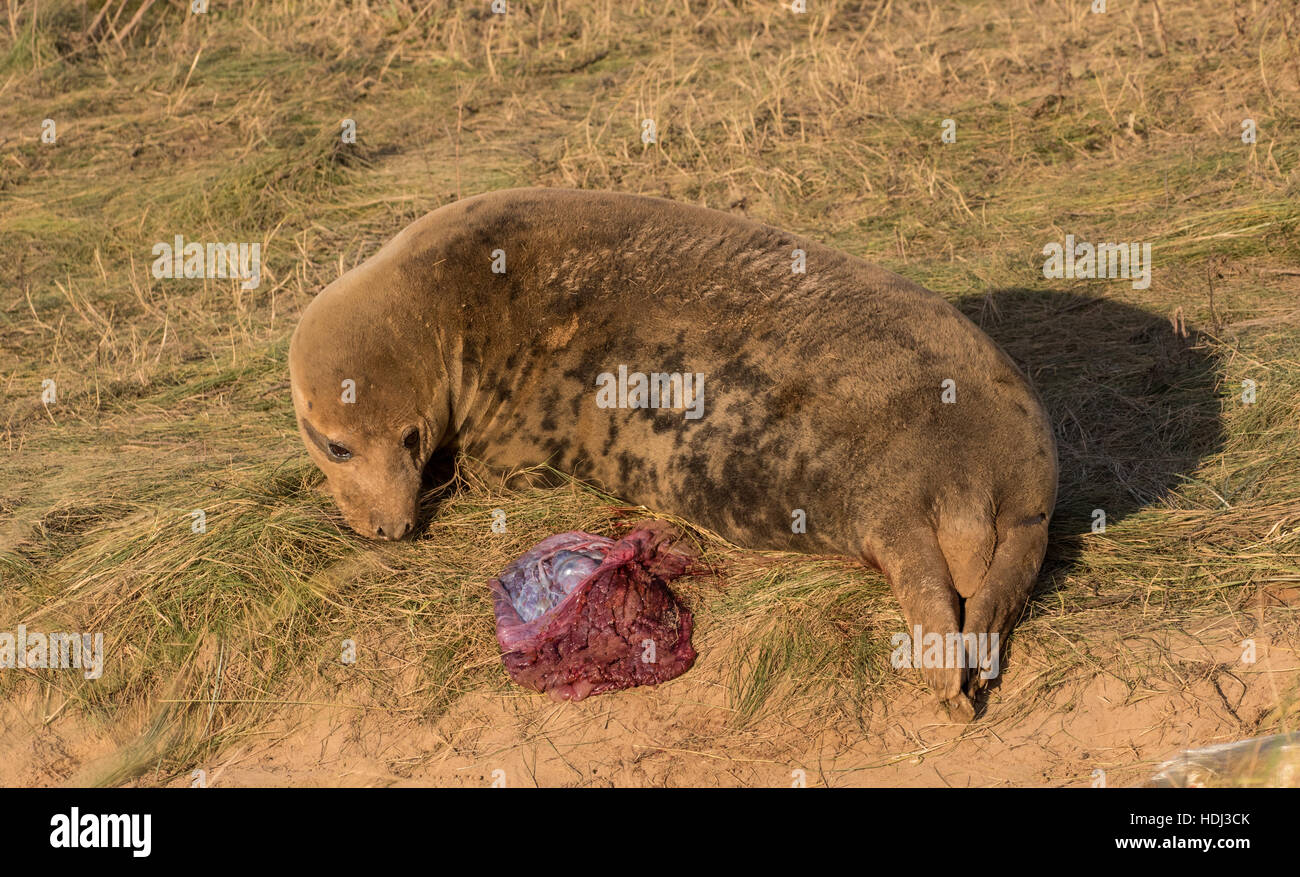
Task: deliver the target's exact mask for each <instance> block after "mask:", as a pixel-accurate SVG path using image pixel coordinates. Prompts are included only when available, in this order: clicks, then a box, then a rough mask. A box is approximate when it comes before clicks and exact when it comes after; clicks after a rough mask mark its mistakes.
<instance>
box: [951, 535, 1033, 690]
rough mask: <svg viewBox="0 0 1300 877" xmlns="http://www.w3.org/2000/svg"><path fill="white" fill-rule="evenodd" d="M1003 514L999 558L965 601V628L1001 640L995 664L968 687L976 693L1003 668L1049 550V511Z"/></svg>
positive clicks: (972, 676) (977, 674)
mask: <svg viewBox="0 0 1300 877" xmlns="http://www.w3.org/2000/svg"><path fill="white" fill-rule="evenodd" d="M998 520H999V523H1000V524H1002V526H1001V527H999V530H998V541H997V550H996V551H995V552H994V554H993V562H992V563H991V564H989V568H988V572H986V573H985V574H984V578H983V581H981V582H980V584H979V587H978V588H976V589H975V591H974V593H973V594H971V595H970V596H969V597H968V598H967V599H966V603H965V607H964V609H965V613H964V614H965V621H964V623H963V627H962V631H963V633H966V634H968V635H969V634H974V635H976V636H977V637H978V636H980V635H984V636H985V637H987V638H988V639H990V640H991V639H992V636H993V635H994V634H996V635H997V644H996V646H995V647H994V649H993V653H992V655H991V656H990V657H991V660H992V662H993V663H992V666H988V667H981V668H976V669H975V670H973V671H972V672H971V673H970V675H969V678H968V679H967V682H966V691H967V693H968V694H970V695H971V696H974V695H976V694H977V693H978V692H979V690H980V689H981V688H983V687H984V686H986V685H987V684H988V683H989V682H991V681H992V680H993V679H995V678H997V676H998V675H999V673H1000V672H1001V654H1000V652H1001V650H1002V649H1005V647H1006V641H1007V637H1008V636H1010V635H1011V629H1012V628H1013V627H1015V625H1016V622H1017V621H1019V620H1020V615H1021V613H1022V612H1024V610H1025V604H1026V603H1028V602H1029V595H1030V594H1031V593H1033V590H1034V584H1035V582H1037V581H1038V569H1039V567H1040V565H1041V564H1042V562H1043V553H1044V552H1045V551H1046V550H1047V516H1046V515H1041V516H1038V517H1034V518H1030V519H1027V520H1012V521H1010V522H1009V523H1006V522H1005V521H1006V518H1005V517H1004V516H999V519H998Z"/></svg>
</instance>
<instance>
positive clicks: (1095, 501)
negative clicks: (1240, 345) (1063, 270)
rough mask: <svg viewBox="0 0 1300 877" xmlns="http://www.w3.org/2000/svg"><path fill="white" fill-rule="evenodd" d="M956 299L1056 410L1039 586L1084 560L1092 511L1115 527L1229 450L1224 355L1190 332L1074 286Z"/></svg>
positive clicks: (1003, 291)
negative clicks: (1047, 536)
mask: <svg viewBox="0 0 1300 877" xmlns="http://www.w3.org/2000/svg"><path fill="white" fill-rule="evenodd" d="M957 306H958V308H960V309H961V311H962V312H963V313H964V314H966V316H968V317H969V318H970V319H971V320H973V321H974V322H975V324H976V325H978V326H979V327H980V328H981V329H983V330H984V331H985V332H986V333H988V335H989V336H990V337H992V338H993V340H995V341H996V342H997V343H998V344H999V345H1001V347H1002V349H1003V350H1005V351H1006V352H1007V353H1008V354H1010V355H1011V357H1012V359H1014V360H1015V361H1016V363H1017V364H1018V365H1019V366H1020V368H1021V369H1022V370H1023V371H1024V372H1025V374H1026V375H1028V377H1029V379H1030V381H1031V382H1032V383H1033V385H1034V388H1035V389H1036V390H1037V391H1038V393H1039V395H1040V396H1041V397H1042V399H1043V403H1044V404H1045V405H1046V406H1047V411H1048V413H1049V415H1050V416H1051V419H1052V426H1053V429H1054V431H1055V433H1056V442H1057V452H1058V454H1059V456H1060V468H1061V474H1060V491H1059V493H1058V496H1057V501H1056V511H1055V514H1054V515H1053V519H1052V526H1051V541H1050V542H1049V544H1048V549H1047V557H1046V559H1045V560H1044V563H1043V570H1042V572H1041V573H1040V588H1041V583H1042V582H1044V581H1046V580H1049V579H1052V578H1057V579H1058V580H1059V577H1060V574H1064V573H1067V572H1069V571H1070V570H1071V569H1072V568H1073V567H1074V566H1075V565H1076V563H1077V560H1078V555H1079V551H1080V539H1079V538H1078V537H1080V536H1082V535H1083V534H1086V533H1091V532H1092V527H1093V521H1094V515H1095V510H1097V509H1100V510H1102V511H1104V512H1105V516H1106V517H1105V521H1106V525H1107V526H1108V527H1109V526H1113V525H1114V524H1116V523H1118V522H1120V521H1122V520H1123V519H1124V518H1125V517H1127V516H1128V515H1130V514H1132V513H1134V512H1136V511H1138V510H1140V509H1142V508H1145V507H1148V506H1151V505H1155V504H1159V503H1160V502H1162V501H1163V500H1165V499H1166V498H1168V497H1169V496H1170V495H1171V494H1172V493H1173V492H1174V491H1176V490H1177V489H1178V488H1179V487H1180V486H1181V485H1183V484H1185V483H1186V479H1187V478H1188V477H1190V476H1191V474H1192V473H1193V472H1195V471H1196V469H1197V467H1198V466H1199V465H1200V463H1201V461H1202V460H1204V459H1205V458H1206V457H1208V456H1211V455H1213V454H1215V453H1217V452H1218V451H1219V450H1220V449H1221V448H1222V446H1223V428H1222V425H1221V423H1220V419H1219V410H1220V400H1219V396H1218V393H1217V392H1216V389H1215V387H1216V384H1217V374H1216V370H1217V366H1218V364H1217V362H1216V359H1215V357H1214V355H1213V354H1212V353H1210V352H1209V350H1208V349H1207V348H1206V346H1205V345H1204V344H1202V343H1201V342H1200V339H1199V337H1198V333H1197V332H1196V331H1195V330H1194V329H1190V328H1188V329H1187V330H1186V333H1187V337H1183V336H1182V335H1181V334H1178V333H1177V332H1176V331H1175V329H1174V326H1173V325H1172V324H1171V323H1170V321H1169V319H1168V318H1166V317H1164V316H1160V315H1157V314H1153V313H1150V312H1148V311H1144V310H1142V309H1140V308H1136V307H1133V306H1131V305H1128V304H1124V303H1121V302H1118V301H1113V300H1110V299H1107V298H1103V297H1098V296H1093V295H1085V294H1079V293H1071V292H1060V291H1047V292H1043V291H1036V290H1027V289H997V290H992V291H991V292H988V293H986V294H981V295H972V296H968V297H966V298H963V299H962V300H960V301H959V302H958V303H957ZM1040 593H1041V591H1040Z"/></svg>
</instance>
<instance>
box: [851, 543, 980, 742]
mask: <svg viewBox="0 0 1300 877" xmlns="http://www.w3.org/2000/svg"><path fill="white" fill-rule="evenodd" d="M868 556H869V557H872V558H874V559H875V561H876V563H877V564H878V565H879V566H880V569H881V570H882V571H883V572H884V574H885V577H886V578H887V579H888V580H889V586H890V587H891V588H892V589H893V591H894V596H895V597H897V598H898V602H899V604H900V605H901V606H902V607H903V616H904V617H905V618H906V619H907V635H908V637H909V638H910V639H909V642H910V643H911V645H912V651H911V654H910V656H909V663H910V664H911V665H912V666H914V667H915V666H916V664H917V661H918V659H919V663H920V667H919V669H920V670H921V673H922V675H923V676H924V677H925V680H926V681H927V682H928V683H929V684H930V687H931V688H932V689H934V693H935V694H936V695H938V697H939V700H940V701H941V702H942V704H943V706H944V707H945V709H947V711H948V714H949V715H950V716H951V717H952V718H953V719H954V720H955V721H959V722H969V721H970V720H971V719H973V718H974V717H975V707H974V705H973V704H972V703H971V699H970V697H969V696H968V695H967V694H966V692H965V691H963V690H962V682H963V679H964V676H965V673H964V670H963V665H964V658H963V657H961V656H959V655H958V654H956V653H955V652H954V649H953V646H954V644H958V643H960V640H961V636H960V634H961V622H960V618H961V598H960V596H959V595H958V594H957V590H956V588H954V587H953V584H952V577H951V576H950V575H949V573H948V565H947V563H946V562H945V561H944V558H943V553H942V552H941V551H940V550H939V542H938V539H937V538H936V537H935V534H934V531H933V530H931V529H930V528H929V527H928V526H926V525H918V526H917V527H916V529H914V530H911V531H909V532H907V533H905V534H902V535H900V536H899V537H897V538H895V539H893V540H891V541H890V542H889V543H888V544H884V545H880V546H879V548H873V549H872V550H870V551H869V553H868ZM918 628H919V630H918ZM918 634H919V637H920V639H919V641H918V639H917V637H918ZM958 649H960V646H958Z"/></svg>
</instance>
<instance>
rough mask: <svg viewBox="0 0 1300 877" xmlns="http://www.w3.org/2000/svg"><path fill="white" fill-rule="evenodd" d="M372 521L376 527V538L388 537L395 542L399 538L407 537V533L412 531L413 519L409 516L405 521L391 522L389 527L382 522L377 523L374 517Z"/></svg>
mask: <svg viewBox="0 0 1300 877" xmlns="http://www.w3.org/2000/svg"><path fill="white" fill-rule="evenodd" d="M371 523H372V525H373V526H374V528H375V538H377V539H386V540H388V541H390V542H395V541H397V540H398V539H401V538H403V537H405V536H406V534H407V533H409V532H411V521H410V519H409V518H408V519H407V520H405V521H399V522H397V523H395V524H390V525H389V526H388V527H387V528H385V527H384V526H383V525H382V524H378V523H375V522H374V521H373V519H372V521H371Z"/></svg>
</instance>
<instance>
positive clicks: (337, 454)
mask: <svg viewBox="0 0 1300 877" xmlns="http://www.w3.org/2000/svg"><path fill="white" fill-rule="evenodd" d="M325 453H327V454H329V458H330V459H331V460H333V461H334V462H335V463H342V462H343V461H344V460H351V459H352V452H351V451H349V450H348V449H347V448H345V447H343V446H342V445H340V444H338V443H337V442H330V443H329V444H327V445H326V446H325Z"/></svg>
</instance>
